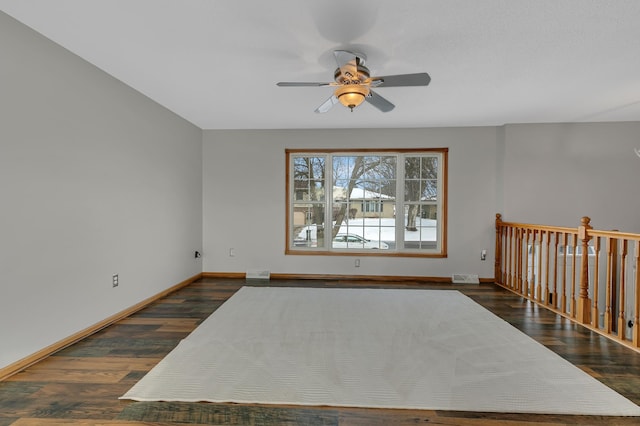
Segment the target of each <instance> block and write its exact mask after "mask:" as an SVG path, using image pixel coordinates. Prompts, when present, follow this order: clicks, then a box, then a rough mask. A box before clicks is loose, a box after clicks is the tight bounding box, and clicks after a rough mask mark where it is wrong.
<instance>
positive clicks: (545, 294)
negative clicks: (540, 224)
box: [543, 232, 553, 305]
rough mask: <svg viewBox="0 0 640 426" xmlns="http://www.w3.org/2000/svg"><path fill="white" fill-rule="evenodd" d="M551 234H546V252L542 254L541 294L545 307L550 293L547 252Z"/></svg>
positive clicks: (548, 253)
mask: <svg viewBox="0 0 640 426" xmlns="http://www.w3.org/2000/svg"><path fill="white" fill-rule="evenodd" d="M552 234H553V233H552V232H547V250H546V252H545V253H544V288H543V290H544V292H543V297H544V304H545V305H549V294H550V293H551V291H550V290H549V256H550V254H551V253H550V252H549V248H550V247H551V235H552Z"/></svg>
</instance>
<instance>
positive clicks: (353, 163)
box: [286, 148, 448, 257]
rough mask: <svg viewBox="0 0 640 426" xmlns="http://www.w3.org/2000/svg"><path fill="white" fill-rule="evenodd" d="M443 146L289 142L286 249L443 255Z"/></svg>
mask: <svg viewBox="0 0 640 426" xmlns="http://www.w3.org/2000/svg"><path fill="white" fill-rule="evenodd" d="M447 153H448V150H447V149H446V148H441V149H423V150H380V151H372V150H350V151H346V150H344V151H342V150H333V151H307V150H287V151H286V160H287V218H286V221H287V249H286V252H287V254H331V255H339V254H353V253H354V252H357V253H358V254H359V255H363V254H370V255H391V256H431V257H445V256H446V187H447V185H446V179H447V175H446V169H447Z"/></svg>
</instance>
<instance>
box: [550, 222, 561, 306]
mask: <svg viewBox="0 0 640 426" xmlns="http://www.w3.org/2000/svg"><path fill="white" fill-rule="evenodd" d="M559 236H560V235H559V234H558V233H557V232H554V233H553V296H552V298H551V305H552V306H553V307H555V308H558V237H559Z"/></svg>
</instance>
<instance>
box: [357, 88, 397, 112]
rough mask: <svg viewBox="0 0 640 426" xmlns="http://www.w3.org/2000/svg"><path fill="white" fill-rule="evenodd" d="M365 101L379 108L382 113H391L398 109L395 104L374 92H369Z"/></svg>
mask: <svg viewBox="0 0 640 426" xmlns="http://www.w3.org/2000/svg"><path fill="white" fill-rule="evenodd" d="M364 100H365V101H367V102H369V103H370V104H371V105H373V106H374V107H376V108H378V109H379V110H380V111H382V112H389V111H391V110H392V109H394V108H395V107H396V106H395V105H394V104H392V103H391V102H389V101H388V100H386V99H385V98H383V97H382V96H380V95H378V94H377V93H376V92H374V91H373V90H369V95H368V96H367V97H365V98H364Z"/></svg>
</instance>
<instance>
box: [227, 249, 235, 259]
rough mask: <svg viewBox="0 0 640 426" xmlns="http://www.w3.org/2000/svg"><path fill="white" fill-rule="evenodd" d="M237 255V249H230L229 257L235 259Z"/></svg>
mask: <svg viewBox="0 0 640 426" xmlns="http://www.w3.org/2000/svg"><path fill="white" fill-rule="evenodd" d="M235 255H236V249H234V248H230V249H229V257H235Z"/></svg>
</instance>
